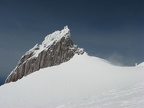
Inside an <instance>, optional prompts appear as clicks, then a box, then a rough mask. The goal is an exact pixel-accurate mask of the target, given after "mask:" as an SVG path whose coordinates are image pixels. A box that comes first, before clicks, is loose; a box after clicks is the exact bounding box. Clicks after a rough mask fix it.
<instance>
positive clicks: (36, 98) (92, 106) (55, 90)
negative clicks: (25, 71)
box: [0, 28, 144, 108]
mask: <svg viewBox="0 0 144 108" xmlns="http://www.w3.org/2000/svg"><path fill="white" fill-rule="evenodd" d="M67 29H68V28H67ZM64 30H65V29H64ZM62 31H63V30H62ZM49 36H50V35H49ZM63 36H64V35H63ZM52 40H53V39H52ZM52 40H51V41H52ZM54 40H55V39H54ZM59 40H61V38H58V41H56V43H57V42H59ZM51 41H49V42H48V43H47V45H49V43H53V42H51ZM42 45H43V44H42ZM51 45H52V44H50V46H51ZM40 46H41V45H40ZM73 46H75V45H74V44H73ZM66 47H67V46H65V48H66ZM42 48H43V47H42ZM71 48H72V50H73V47H70V50H71ZM74 48H75V47H74ZM40 49H41V47H40ZM76 49H77V50H76V51H75V50H74V51H75V52H74V55H73V56H72V57H71V56H70V57H71V58H70V59H69V60H67V61H64V62H62V63H60V64H59V65H58V64H57V65H54V66H48V67H45V68H40V69H39V70H37V71H35V72H33V73H31V74H29V75H27V76H26V77H23V78H22V79H20V80H17V81H16V82H10V83H6V84H4V85H2V86H0V107H1V108H143V107H144V92H143V91H144V66H143V65H137V66H134V67H122V66H115V65H112V64H111V63H109V62H108V61H106V60H104V59H101V58H98V57H93V56H89V55H88V54H87V53H86V52H84V51H83V50H82V49H80V48H78V47H76ZM31 51H32V52H33V53H34V54H33V56H31V57H30V59H32V58H33V57H34V58H35V57H36V58H37V57H38V56H39V55H40V53H41V51H42V50H34V51H33V49H32V50H30V51H28V53H26V54H29V52H31ZM44 51H45V50H44ZM59 51H61V50H59ZM66 51H67V50H66ZM54 52H55V51H54ZM77 52H79V53H77ZM66 53H67V52H66ZM26 54H25V55H26ZM38 54H39V55H38ZM61 57H62V56H61ZM68 57H69V56H68ZM28 60H29V59H27V60H26V62H28ZM50 62H51V61H50Z"/></svg>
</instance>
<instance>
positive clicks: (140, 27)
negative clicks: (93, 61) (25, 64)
mask: <svg viewBox="0 0 144 108" xmlns="http://www.w3.org/2000/svg"><path fill="white" fill-rule="evenodd" d="M65 25H68V26H69V29H70V30H71V35H72V39H73V41H74V43H75V44H77V45H79V47H82V48H84V49H85V51H87V53H88V54H90V55H95V56H98V57H101V58H104V59H107V60H109V61H111V62H112V63H115V64H117V65H125V66H126V65H128V66H132V65H134V64H135V63H140V62H143V61H144V1H143V0H83V1H82V0H0V82H2V81H3V80H4V79H5V78H6V76H7V75H8V74H9V73H10V72H11V71H12V70H13V69H14V68H15V66H16V64H17V62H18V60H19V59H20V57H21V56H22V55H23V54H24V53H25V52H26V51H28V50H29V49H30V48H32V47H33V46H34V45H35V44H36V43H41V42H42V41H43V39H44V38H45V36H46V35H48V34H50V33H52V32H54V31H55V30H61V29H63V27H64V26H65Z"/></svg>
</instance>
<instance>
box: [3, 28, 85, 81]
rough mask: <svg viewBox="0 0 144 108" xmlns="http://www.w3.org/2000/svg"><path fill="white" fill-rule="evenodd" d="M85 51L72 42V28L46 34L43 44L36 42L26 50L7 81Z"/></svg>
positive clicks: (61, 61)
mask: <svg viewBox="0 0 144 108" xmlns="http://www.w3.org/2000/svg"><path fill="white" fill-rule="evenodd" d="M83 53H84V50H83V49H81V48H79V47H78V46H77V45H75V44H74V43H73V42H72V40H71V36H70V30H69V29H68V27H67V26H66V27H64V29H63V30H61V31H55V32H54V33H52V34H50V35H48V36H46V37H45V40H44V41H43V42H42V44H41V45H38V44H36V45H35V46H34V47H33V48H32V49H30V50H29V51H28V52H26V53H25V54H24V55H23V56H22V57H21V59H20V61H19V62H18V64H17V66H16V68H15V69H14V70H13V71H12V72H11V73H10V75H9V76H8V77H7V79H6V81H5V82H6V83H9V82H15V81H17V80H18V79H21V78H22V77H24V76H27V75H29V74H31V73H33V72H35V71H37V70H39V69H41V68H45V67H50V66H55V65H59V64H61V63H63V62H66V61H68V60H70V59H71V58H72V57H73V56H74V54H83Z"/></svg>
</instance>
